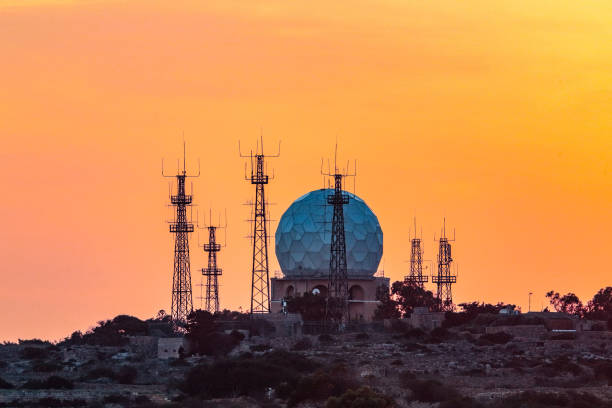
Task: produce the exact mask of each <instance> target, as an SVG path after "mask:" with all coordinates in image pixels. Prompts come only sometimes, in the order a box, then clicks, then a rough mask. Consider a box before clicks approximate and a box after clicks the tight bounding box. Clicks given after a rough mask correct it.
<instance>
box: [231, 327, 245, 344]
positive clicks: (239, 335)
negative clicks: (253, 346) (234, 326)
mask: <svg viewBox="0 0 612 408" xmlns="http://www.w3.org/2000/svg"><path fill="white" fill-rule="evenodd" d="M230 336H232V337H233V338H234V339H236V340H237V341H238V343H240V342H241V341H242V340H244V334H242V333H240V332H239V331H238V330H232V332H231V333H230Z"/></svg>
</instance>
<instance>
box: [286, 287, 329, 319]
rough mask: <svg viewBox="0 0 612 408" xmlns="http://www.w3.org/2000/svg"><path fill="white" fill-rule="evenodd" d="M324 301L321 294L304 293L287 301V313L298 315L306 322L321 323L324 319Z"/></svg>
mask: <svg viewBox="0 0 612 408" xmlns="http://www.w3.org/2000/svg"><path fill="white" fill-rule="evenodd" d="M325 308H326V299H325V296H323V295H321V294H316V295H315V294H313V293H310V292H304V294H303V295H302V296H299V295H298V296H293V297H290V298H288V299H287V311H288V312H289V313H299V314H301V315H302V319H304V320H306V321H322V320H324V319H325Z"/></svg>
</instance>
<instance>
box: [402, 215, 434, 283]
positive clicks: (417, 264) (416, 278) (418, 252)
mask: <svg viewBox="0 0 612 408" xmlns="http://www.w3.org/2000/svg"><path fill="white" fill-rule="evenodd" d="M410 243H411V249H410V274H409V275H408V276H405V277H404V282H411V283H413V284H414V285H416V286H418V287H420V288H421V289H424V288H425V282H427V281H428V276H427V275H423V248H422V247H421V238H419V236H418V235H417V226H416V217H415V218H414V237H413V238H412V239H411V240H410Z"/></svg>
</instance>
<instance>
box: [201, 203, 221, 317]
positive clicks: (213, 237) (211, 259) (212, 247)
mask: <svg viewBox="0 0 612 408" xmlns="http://www.w3.org/2000/svg"><path fill="white" fill-rule="evenodd" d="M204 224H205V226H204V229H206V230H208V243H207V244H204V245H203V246H202V247H203V248H204V252H206V253H208V267H206V268H202V276H205V277H206V285H205V286H206V296H205V297H204V310H206V311H208V312H210V313H212V314H215V313H216V312H218V311H219V276H221V275H222V274H223V270H222V269H221V268H219V267H218V266H217V253H218V252H219V251H221V248H222V247H225V246H227V213H226V214H225V224H223V225H222V224H221V219H220V218H219V222H218V224H213V222H212V210H210V217H209V223H208V225H206V220H205V222H204ZM218 229H223V230H224V231H225V239H224V241H225V242H224V243H223V245H221V244H219V243H217V230H218Z"/></svg>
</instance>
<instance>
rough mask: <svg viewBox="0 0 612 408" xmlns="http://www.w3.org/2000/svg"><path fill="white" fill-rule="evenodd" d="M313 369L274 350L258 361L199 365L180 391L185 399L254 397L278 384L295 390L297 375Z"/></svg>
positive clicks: (243, 359)
mask: <svg viewBox="0 0 612 408" xmlns="http://www.w3.org/2000/svg"><path fill="white" fill-rule="evenodd" d="M317 367H318V364H316V363H314V362H312V361H311V360H309V359H307V358H306V357H303V356H301V355H299V354H295V353H290V352H287V351H280V350H277V351H272V352H270V353H266V354H264V355H262V356H259V357H249V356H245V357H238V358H235V359H223V360H217V361H215V362H213V363H212V364H204V365H199V366H197V367H194V368H193V369H191V370H190V371H189V372H188V373H187V375H186V376H185V380H184V381H183V382H182V383H181V385H180V388H181V390H183V391H184V392H185V393H186V394H188V395H192V396H195V395H198V396H201V397H204V398H222V397H227V396H232V395H236V394H237V395H256V394H261V393H263V392H264V390H265V389H266V388H267V387H276V386H278V385H280V384H281V383H288V384H290V386H295V384H297V381H298V379H299V377H300V375H301V373H306V372H311V371H313V370H314V369H316V368H317ZM228 378H231V379H232V381H228V380H227V379H228ZM290 388H291V387H290Z"/></svg>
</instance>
